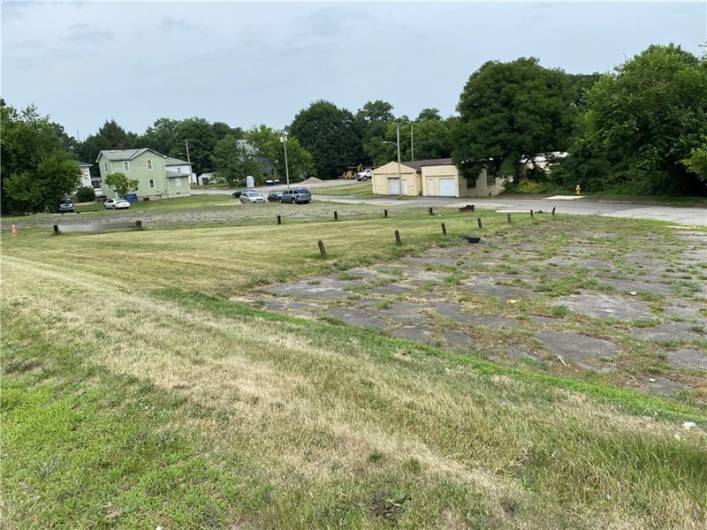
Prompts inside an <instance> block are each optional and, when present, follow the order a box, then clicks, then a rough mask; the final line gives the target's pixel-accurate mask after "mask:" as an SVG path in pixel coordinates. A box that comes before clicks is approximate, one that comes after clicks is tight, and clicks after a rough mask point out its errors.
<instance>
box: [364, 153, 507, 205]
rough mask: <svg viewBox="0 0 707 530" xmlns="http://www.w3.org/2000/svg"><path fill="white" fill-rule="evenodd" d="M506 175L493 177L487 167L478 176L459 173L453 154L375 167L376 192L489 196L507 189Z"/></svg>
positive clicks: (387, 193)
mask: <svg viewBox="0 0 707 530" xmlns="http://www.w3.org/2000/svg"><path fill="white" fill-rule="evenodd" d="M504 183H505V179H503V178H498V177H489V176H487V174H486V171H485V170H482V171H481V173H479V176H478V177H476V179H468V178H464V177H463V176H461V175H460V174H459V171H458V170H457V167H456V166H455V165H454V163H453V162H452V159H451V158H437V159H434V160H413V161H410V162H402V163H401V164H400V168H399V169H398V163H397V162H388V163H387V164H385V165H383V166H380V167H378V168H376V169H374V170H373V179H372V186H373V193H374V194H376V195H411V196H417V195H424V196H430V197H489V196H493V195H498V194H499V193H501V192H502V191H503V186H504Z"/></svg>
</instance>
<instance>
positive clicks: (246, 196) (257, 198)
mask: <svg viewBox="0 0 707 530" xmlns="http://www.w3.org/2000/svg"><path fill="white" fill-rule="evenodd" d="M241 202H242V203H243V204H245V203H249V204H252V203H255V202H265V195H263V194H262V193H260V192H259V191H244V192H243V193H241Z"/></svg>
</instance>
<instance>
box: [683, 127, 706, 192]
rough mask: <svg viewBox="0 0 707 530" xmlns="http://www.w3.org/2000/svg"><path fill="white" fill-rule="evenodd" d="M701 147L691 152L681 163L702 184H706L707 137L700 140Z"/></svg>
mask: <svg viewBox="0 0 707 530" xmlns="http://www.w3.org/2000/svg"><path fill="white" fill-rule="evenodd" d="M702 142H703V145H702V146H701V147H697V148H695V149H693V150H692V152H691V153H690V156H688V157H687V158H686V159H685V160H683V161H682V163H683V164H684V165H685V167H687V169H688V170H689V171H690V172H692V174H693V175H695V176H697V177H698V178H699V179H700V180H702V182H707V137H705V138H703V139H702Z"/></svg>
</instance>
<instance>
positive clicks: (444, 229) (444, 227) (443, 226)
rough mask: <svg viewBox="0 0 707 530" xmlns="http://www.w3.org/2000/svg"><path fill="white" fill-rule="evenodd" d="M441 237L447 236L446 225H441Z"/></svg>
mask: <svg viewBox="0 0 707 530" xmlns="http://www.w3.org/2000/svg"><path fill="white" fill-rule="evenodd" d="M442 235H443V236H446V235H447V225H446V224H444V223H442Z"/></svg>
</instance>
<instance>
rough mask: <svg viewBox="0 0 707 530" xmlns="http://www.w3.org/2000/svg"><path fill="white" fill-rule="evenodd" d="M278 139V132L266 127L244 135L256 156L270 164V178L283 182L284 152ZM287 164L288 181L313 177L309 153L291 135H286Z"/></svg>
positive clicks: (262, 126) (254, 129) (260, 127)
mask: <svg viewBox="0 0 707 530" xmlns="http://www.w3.org/2000/svg"><path fill="white" fill-rule="evenodd" d="M280 137H281V132H280V131H276V130H274V129H271V128H270V127H268V126H266V125H260V126H258V127H254V128H253V129H251V130H249V131H248V132H246V134H245V138H246V140H247V141H248V143H249V144H250V145H252V146H253V147H254V148H255V150H256V152H257V154H258V156H260V157H262V158H263V159H265V160H267V161H268V162H269V163H270V166H271V167H272V176H274V177H277V178H279V179H280V180H284V179H285V150H284V148H283V145H282V141H281V140H280ZM287 163H288V166H289V172H290V179H292V180H293V181H297V180H302V179H304V178H306V177H308V176H311V175H314V173H315V171H316V169H315V165H314V159H313V157H312V155H311V153H309V151H307V150H306V149H305V148H304V147H302V145H301V144H300V142H299V140H298V139H297V138H296V137H294V136H291V135H288V139H287Z"/></svg>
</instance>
